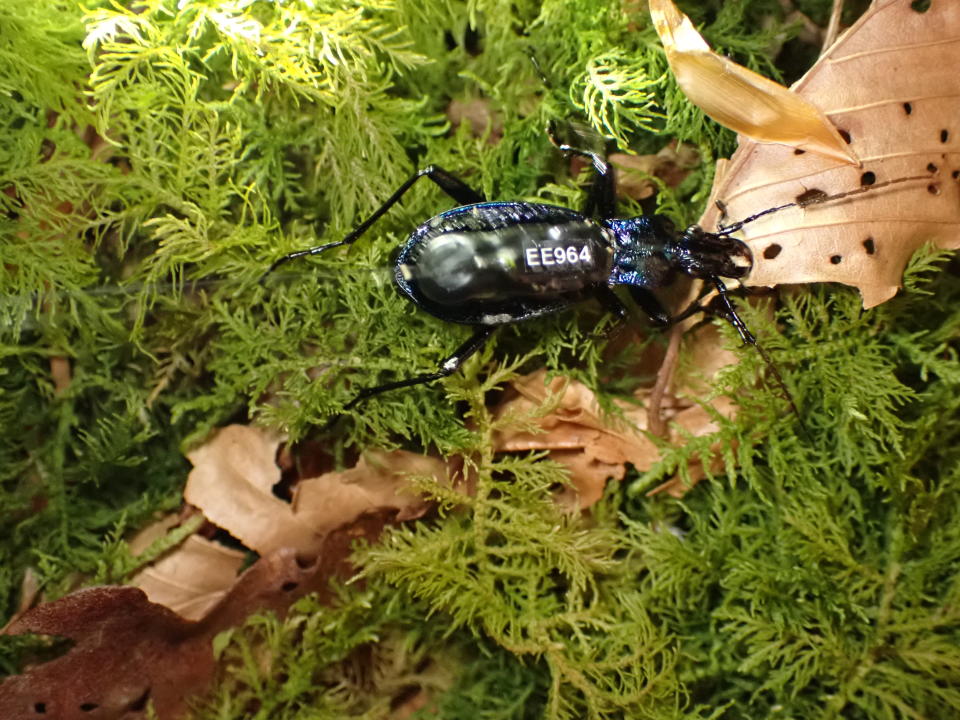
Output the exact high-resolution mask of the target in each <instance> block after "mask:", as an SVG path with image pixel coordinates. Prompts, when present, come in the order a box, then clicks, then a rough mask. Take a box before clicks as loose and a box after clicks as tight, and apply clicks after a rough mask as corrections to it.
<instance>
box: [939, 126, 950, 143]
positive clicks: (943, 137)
mask: <svg viewBox="0 0 960 720" xmlns="http://www.w3.org/2000/svg"><path fill="white" fill-rule="evenodd" d="M949 139H950V131H949V130H947V129H946V128H944V129H943V130H941V131H940V142H942V143H945V142H946V141H947V140H949Z"/></svg>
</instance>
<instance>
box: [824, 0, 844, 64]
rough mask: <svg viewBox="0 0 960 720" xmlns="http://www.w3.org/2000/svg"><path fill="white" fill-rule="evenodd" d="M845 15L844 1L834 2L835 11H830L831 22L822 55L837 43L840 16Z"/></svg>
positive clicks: (828, 25) (828, 24) (825, 34)
mask: <svg viewBox="0 0 960 720" xmlns="http://www.w3.org/2000/svg"><path fill="white" fill-rule="evenodd" d="M842 14H843V0H833V10H831V11H830V21H829V22H828V23H827V30H826V32H825V33H824V34H823V47H822V48H821V50H820V54H821V55H823V54H824V53H825V52H827V50H828V49H829V48H830V46H831V45H833V43H834V42H836V39H837V35H839V34H840V16H841V15H842Z"/></svg>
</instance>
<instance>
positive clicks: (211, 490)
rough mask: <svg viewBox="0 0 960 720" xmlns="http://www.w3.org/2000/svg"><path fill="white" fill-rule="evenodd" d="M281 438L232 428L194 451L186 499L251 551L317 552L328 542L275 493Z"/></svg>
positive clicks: (224, 429)
mask: <svg viewBox="0 0 960 720" xmlns="http://www.w3.org/2000/svg"><path fill="white" fill-rule="evenodd" d="M280 441H281V438H280V437H278V436H275V435H272V434H270V433H268V432H267V431H266V430H262V429H259V428H254V427H247V426H243V425H229V426H227V427H225V428H223V429H222V430H220V431H219V432H218V433H217V434H216V435H215V436H214V437H213V439H212V440H210V441H209V442H207V443H205V444H204V445H202V446H200V447H199V448H197V449H196V450H194V451H192V452H190V453H189V454H188V455H187V458H188V459H189V460H190V462H192V463H193V470H192V471H191V472H190V475H189V477H188V478H187V485H186V487H185V488H184V491H183V497H184V499H185V500H186V501H187V502H188V503H190V504H192V505H195V506H196V507H198V508H200V509H201V510H202V511H203V514H204V515H205V516H206V517H207V519H208V520H209V521H210V522H212V523H213V524H214V525H216V526H218V527H221V528H223V529H224V530H227V531H228V532H229V533H230V534H231V535H233V536H234V537H235V538H237V539H238V540H240V541H241V542H242V543H243V544H244V545H246V546H247V547H248V548H251V549H252V550H256V551H257V552H258V553H260V554H261V555H265V554H267V553H269V552H272V551H273V550H276V549H278V548H281V547H293V548H300V549H303V550H304V551H306V552H316V550H317V549H318V548H319V546H320V544H321V543H322V542H323V537H322V536H321V535H320V534H318V533H314V532H313V530H312V528H311V527H310V526H309V525H308V524H306V523H304V522H302V521H301V520H300V519H299V518H297V517H295V516H294V513H293V508H292V507H291V506H290V503H287V502H284V501H283V500H281V499H280V498H278V497H277V496H276V495H274V494H273V486H274V485H276V484H277V483H278V482H279V481H280V468H278V467H277V464H276V462H275V458H276V455H277V447H278V446H279V445H280Z"/></svg>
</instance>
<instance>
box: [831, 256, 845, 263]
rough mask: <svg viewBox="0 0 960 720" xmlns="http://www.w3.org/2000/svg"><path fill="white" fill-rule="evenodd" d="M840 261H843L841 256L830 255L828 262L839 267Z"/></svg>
mask: <svg viewBox="0 0 960 720" xmlns="http://www.w3.org/2000/svg"><path fill="white" fill-rule="evenodd" d="M841 260H843V255H832V256H831V257H830V262H831V263H833V264H834V265H839V264H840V261H841Z"/></svg>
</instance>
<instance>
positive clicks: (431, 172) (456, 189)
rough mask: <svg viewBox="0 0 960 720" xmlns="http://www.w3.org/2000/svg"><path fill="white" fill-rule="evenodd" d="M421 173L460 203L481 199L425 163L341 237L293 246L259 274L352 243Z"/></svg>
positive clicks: (442, 171) (469, 188)
mask: <svg viewBox="0 0 960 720" xmlns="http://www.w3.org/2000/svg"><path fill="white" fill-rule="evenodd" d="M422 177H428V178H430V179H431V180H433V182H435V183H436V184H437V185H438V186H439V188H440V189H441V190H443V191H444V192H445V193H446V194H447V195H449V196H450V197H452V198H453V199H454V200H456V201H457V203H458V204H460V205H472V204H474V203H481V202H483V201H484V198H483V195H481V194H480V193H478V192H477V191H476V190H474V189H473V188H471V187H470V186H469V185H467V184H466V183H465V182H463V181H462V180H460V179H459V178H457V177H456V176H455V175H453V174H452V173H449V172H447V171H446V170H444V169H443V168H442V167H440V166H439V165H427V167H425V168H423V169H422V170H418V171H417V172H416V173H414V174H413V176H412V177H410V178H409V179H408V180H407V181H406V182H405V183H403V185H401V186H400V187H399V188H398V189H397V191H396V192H395V193H394V194H393V195H391V196H390V197H389V198H387V201H386V202H385V203H383V205H381V206H380V207H379V208H377V209H376V210H375V211H374V213H373V214H372V215H371V216H370V217H368V218H367V219H366V220H364V221H363V222H362V223H360V224H359V225H358V226H357V227H356V228H355V229H354V230H353V231H352V232H351V233H350V234H349V235H347V236H346V237H345V238H343V239H342V240H335V241H334V242H329V243H325V244H323V245H317V246H316V247H312V248H307V249H305V250H297V251H296V252H292V253H290V254H289V255H284V256H283V257H282V258H279V259H278V260H276V261H274V263H273V264H272V265H271V266H270V267H269V268H267V271H266V272H265V273H264V274H263V277H264V278H265V277H267V276H268V275H269V274H270V273H272V272H273V271H274V270H276V269H277V268H278V267H280V266H281V265H283V264H285V263H288V262H290V261H291V260H296V259H297V258H301V257H305V256H307V255H319V254H320V253H322V252H326V251H327V250H332V249H333V248H335V247H340V246H341V245H352V244H353V243H354V242H356V241H357V240H358V239H359V238H360V236H361V235H363V234H364V233H365V232H366V231H367V230H369V229H370V226H371V225H373V224H374V223H375V222H376V221H377V220H379V219H380V218H381V217H382V216H383V215H384V213H386V212H387V211H388V210H389V209H390V208H392V207H393V206H394V205H396V204H397V202H398V201H399V200H400V198H402V197H403V196H404V194H405V193H406V192H407V190H409V189H410V188H411V187H413V184H414V183H415V182H417V180H419V179H420V178H422ZM261 282H262V279H261Z"/></svg>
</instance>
